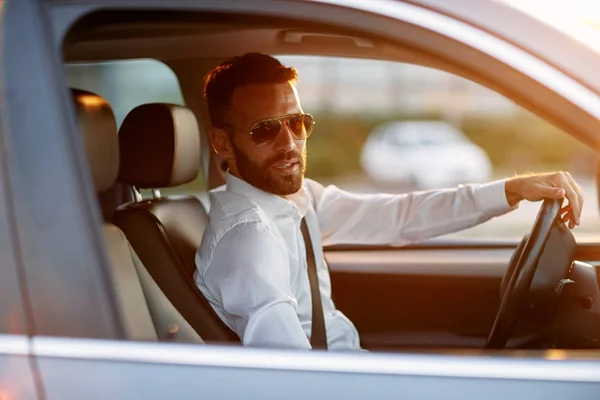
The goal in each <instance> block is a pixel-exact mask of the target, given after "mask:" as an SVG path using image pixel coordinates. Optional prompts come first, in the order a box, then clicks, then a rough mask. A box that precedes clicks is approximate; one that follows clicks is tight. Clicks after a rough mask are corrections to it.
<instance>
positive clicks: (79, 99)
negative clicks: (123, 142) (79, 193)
mask: <svg viewBox="0 0 600 400" xmlns="http://www.w3.org/2000/svg"><path fill="white" fill-rule="evenodd" d="M71 94H72V96H73V100H74V102H75V108H76V111H77V122H78V125H79V131H80V134H81V137H82V138H83V144H84V147H85V152H86V155H87V160H88V164H89V166H90V170H91V172H92V178H93V180H94V186H95V187H96V192H97V193H99V194H100V193H103V192H105V191H107V190H109V189H110V188H111V187H113V185H114V184H115V182H116V180H117V174H118V173H119V141H118V138H117V123H116V121H115V114H114V113H113V110H112V108H111V106H110V104H108V102H107V101H106V100H105V99H103V98H102V97H100V96H98V95H96V94H94V93H91V92H86V91H84V90H79V89H71Z"/></svg>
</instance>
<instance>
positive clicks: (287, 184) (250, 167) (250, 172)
mask: <svg viewBox="0 0 600 400" xmlns="http://www.w3.org/2000/svg"><path fill="white" fill-rule="evenodd" d="M233 152H234V153H235V162H236V166H237V169H238V172H239V173H240V176H241V177H242V179H244V180H245V181H246V182H248V183H249V184H251V185H252V186H254V187H255V188H258V189H260V190H262V191H264V192H268V193H272V194H275V195H278V196H287V195H290V194H294V193H296V192H297V191H298V190H300V188H301V187H302V181H303V180H304V173H305V172H306V147H304V149H303V150H302V152H299V151H290V152H289V153H285V154H277V155H275V156H273V157H271V158H269V159H267V160H266V161H265V162H264V163H262V165H261V164H257V163H255V162H254V161H252V160H251V159H250V158H248V156H246V154H244V152H243V151H242V150H241V149H240V148H238V147H237V145H236V144H235V143H233ZM294 158H296V159H298V164H299V167H300V168H299V170H298V172H297V173H292V174H287V175H284V174H281V173H278V172H277V169H276V168H272V166H273V164H275V163H277V162H281V161H286V160H292V159H294Z"/></svg>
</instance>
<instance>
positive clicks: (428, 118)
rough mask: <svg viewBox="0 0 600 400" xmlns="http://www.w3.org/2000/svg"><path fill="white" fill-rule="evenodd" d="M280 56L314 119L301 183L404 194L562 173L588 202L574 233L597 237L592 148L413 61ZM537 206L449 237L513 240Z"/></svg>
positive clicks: (490, 95) (477, 87)
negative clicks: (293, 71) (304, 179)
mask: <svg viewBox="0 0 600 400" xmlns="http://www.w3.org/2000/svg"><path fill="white" fill-rule="evenodd" d="M278 58H279V59H280V60H281V61H282V62H283V63H284V64H286V65H290V66H295V67H296V68H297V69H298V72H299V75H300V79H299V84H298V92H299V95H300V99H301V101H302V106H303V108H304V110H305V111H306V112H310V113H312V114H313V115H314V116H315V119H316V125H315V132H314V133H313V135H312V136H311V137H310V139H309V141H308V165H307V176H308V177H310V178H313V179H316V180H318V181H320V182H321V183H323V184H328V183H333V184H336V185H338V186H339V187H341V188H343V189H347V190H349V191H359V192H381V191H384V192H405V191H410V190H425V189H430V188H443V187H453V186H456V185H458V184H462V183H469V182H486V181H490V180H494V179H500V178H504V177H509V176H512V175H514V174H516V173H526V172H543V171H552V170H566V171H569V172H571V173H572V174H573V176H574V177H575V179H576V180H577V181H578V182H579V183H580V184H581V186H582V188H583V190H584V196H585V197H586V203H587V205H588V206H587V207H585V208H584V215H583V216H582V220H581V226H579V227H577V228H576V229H575V231H574V235H575V236H577V237H586V236H588V237H589V236H591V235H595V234H596V232H597V231H598V227H599V226H600V216H599V215H598V210H597V207H595V206H594V205H595V204H596V203H597V200H596V199H597V193H596V185H595V180H594V173H595V166H596V164H597V159H596V155H595V153H594V152H593V150H591V149H590V148H588V147H586V146H585V145H583V144H581V143H579V142H578V141H577V140H576V139H574V138H573V137H571V136H570V135H568V134H567V133H565V132H563V131H561V130H560V129H558V128H557V127H555V126H553V125H551V124H550V123H548V122H546V121H545V120H543V119H541V118H539V117H537V116H536V115H534V114H532V113H531V112H529V111H527V110H525V109H523V108H522V107H520V106H519V105H517V104H515V103H514V102H512V101H511V100H509V99H507V98H506V97H504V96H502V95H501V94H499V93H497V92H494V91H492V90H490V89H488V88H485V87H483V86H481V85H479V84H477V83H474V82H472V81H469V80H467V79H464V78H462V77H459V76H456V75H453V74H450V73H447V72H444V71H441V70H437V69H433V68H428V67H423V66H419V65H412V64H404V63H399V62H390V61H378V60H365V59H350V58H334V57H312V56H279V57H278ZM332 149H335V156H334V157H332ZM538 209H539V204H537V203H527V202H524V203H522V204H521V205H520V208H519V210H517V211H515V212H512V213H510V214H509V215H507V216H503V217H502V218H497V219H494V220H492V221H489V222H487V223H485V224H482V225H480V226H477V227H475V228H471V229H468V230H465V231H462V232H459V233H456V234H452V235H448V236H450V237H459V238H473V239H475V238H477V239H492V238H493V239H519V238H520V237H522V235H523V234H525V233H526V232H527V231H528V230H529V228H530V226H531V223H532V222H533V220H534V218H535V215H536V213H537V211H538Z"/></svg>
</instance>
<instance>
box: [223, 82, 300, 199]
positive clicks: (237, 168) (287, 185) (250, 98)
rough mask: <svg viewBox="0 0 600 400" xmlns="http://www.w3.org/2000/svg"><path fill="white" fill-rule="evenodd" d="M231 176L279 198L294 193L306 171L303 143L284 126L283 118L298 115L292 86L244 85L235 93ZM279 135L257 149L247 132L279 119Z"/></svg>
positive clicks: (297, 101)
mask: <svg viewBox="0 0 600 400" xmlns="http://www.w3.org/2000/svg"><path fill="white" fill-rule="evenodd" d="M231 104H232V107H231V112H230V116H231V121H232V122H231V124H232V125H233V126H235V127H236V128H235V129H234V130H232V131H231V133H232V135H231V137H232V138H233V140H231V145H232V150H233V159H231V158H230V159H229V160H228V164H229V169H230V171H231V173H232V174H234V175H236V176H238V177H240V178H242V179H243V180H245V181H246V182H248V183H249V184H251V185H252V186H255V187H257V188H259V189H261V190H264V191H265V192H269V193H273V194H276V195H279V196H285V195H289V194H293V193H296V192H297V191H298V190H299V189H300V187H301V186H302V180H303V178H304V172H305V170H306V146H305V145H306V143H305V142H306V141H305V140H304V139H302V140H297V139H295V138H294V136H293V135H292V132H291V131H290V130H289V127H288V126H287V118H285V116H292V115H294V114H300V113H302V108H301V106H300V101H299V99H298V95H297V93H296V90H295V88H294V86H293V85H292V84H290V83H281V84H273V85H248V86H243V87H241V88H238V89H236V90H235V92H234V95H233V98H232V102H231ZM280 117H284V118H282V119H281V121H282V122H283V125H282V128H281V131H280V132H279V134H278V135H277V137H276V138H275V139H274V140H273V141H272V142H270V143H267V144H264V145H261V146H257V145H256V144H254V142H253V141H252V137H251V135H250V134H249V132H250V131H251V129H252V126H253V125H254V124H255V123H256V122H257V121H261V120H265V119H270V118H277V119H278V118H280Z"/></svg>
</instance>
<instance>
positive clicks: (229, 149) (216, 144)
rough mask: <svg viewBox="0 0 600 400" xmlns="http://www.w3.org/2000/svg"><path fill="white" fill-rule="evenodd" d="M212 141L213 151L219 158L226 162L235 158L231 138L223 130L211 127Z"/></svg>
mask: <svg viewBox="0 0 600 400" xmlns="http://www.w3.org/2000/svg"><path fill="white" fill-rule="evenodd" d="M209 133H210V141H211V143H212V147H213V150H214V151H215V153H217V154H218V155H219V156H221V157H222V158H224V159H225V160H229V159H231V158H234V157H235V155H234V153H233V145H232V143H231V138H230V137H229V135H228V134H227V132H225V131H224V130H223V129H220V128H215V127H211V128H210V131H209Z"/></svg>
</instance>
